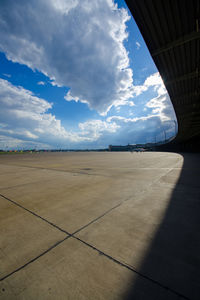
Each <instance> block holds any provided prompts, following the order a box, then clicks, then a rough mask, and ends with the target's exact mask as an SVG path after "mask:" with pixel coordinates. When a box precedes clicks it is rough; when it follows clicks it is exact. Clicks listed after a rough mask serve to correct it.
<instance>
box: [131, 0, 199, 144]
mask: <svg viewBox="0 0 200 300" xmlns="http://www.w3.org/2000/svg"><path fill="white" fill-rule="evenodd" d="M126 3H127V5H128V7H129V9H130V11H131V13H132V15H133V17H134V19H135V21H136V23H137V25H138V27H139V29H140V31H141V34H142V36H143V38H144V40H145V42H146V44H147V47H148V49H149V51H150V54H151V55H152V57H153V60H154V62H155V64H156V66H157V68H158V70H159V72H160V75H161V77H162V79H163V82H164V84H165V86H166V89H167V91H168V93H169V96H170V99H171V102H172V104H173V106H174V110H175V112H176V116H177V120H178V128H179V130H178V135H177V137H176V139H175V140H176V143H182V144H193V146H194V145H195V144H196V145H197V144H200V73H199V70H200V0H126Z"/></svg>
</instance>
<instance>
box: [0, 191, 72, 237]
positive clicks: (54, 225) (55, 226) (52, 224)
mask: <svg viewBox="0 0 200 300" xmlns="http://www.w3.org/2000/svg"><path fill="white" fill-rule="evenodd" d="M0 196H1V197H2V198H4V199H5V200H7V201H9V202H11V203H12V204H14V205H16V206H18V207H20V208H21V209H24V210H25V211H27V212H29V213H30V214H32V215H33V216H35V217H37V218H39V219H41V220H42V221H44V222H46V223H48V224H49V225H51V226H53V227H54V228H56V229H58V230H60V231H62V232H64V233H65V234H67V235H69V236H70V235H71V234H70V233H69V232H67V231H66V230H64V229H62V228H60V227H59V226H57V225H56V224H54V223H52V222H50V221H48V220H47V219H45V218H43V217H42V216H40V215H38V214H36V213H35V212H33V211H32V210H30V209H28V208H26V207H24V206H23V205H21V204H19V203H17V202H16V201H14V200H12V199H10V198H8V197H6V196H4V195H2V194H0Z"/></svg>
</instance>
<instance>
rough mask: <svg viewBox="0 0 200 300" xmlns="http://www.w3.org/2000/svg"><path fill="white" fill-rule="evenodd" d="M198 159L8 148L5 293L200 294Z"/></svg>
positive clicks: (3, 192) (2, 188)
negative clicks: (19, 151) (24, 151)
mask: <svg viewBox="0 0 200 300" xmlns="http://www.w3.org/2000/svg"><path fill="white" fill-rule="evenodd" d="M199 160H200V159H199V155H194V154H184V155H180V154H175V153H159V152H146V153H98V152H89V153H87V152H86V153H81V152H80V153H39V154H38V153H32V154H16V155H1V156H0V169H1V174H0V278H1V279H0V299H109V300H110V299H136V300H137V299H194V300H197V299H199V298H200V259H199V257H200V256H199V253H200V237H199V231H200V223H199V219H200V218H199V217H200V184H199V183H200V169H199V167H198V164H199Z"/></svg>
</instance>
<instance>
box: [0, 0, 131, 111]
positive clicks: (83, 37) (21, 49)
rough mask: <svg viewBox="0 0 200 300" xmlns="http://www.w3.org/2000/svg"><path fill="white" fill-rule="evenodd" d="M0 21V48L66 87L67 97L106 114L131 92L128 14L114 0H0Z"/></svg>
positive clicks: (9, 57)
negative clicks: (127, 42)
mask: <svg viewBox="0 0 200 300" xmlns="http://www.w3.org/2000/svg"><path fill="white" fill-rule="evenodd" d="M44 12H45V13H44ZM19 16H20V17H19ZM0 20H1V21H0V35H1V39H0V49H1V51H3V52H5V53H6V56H7V58H8V59H10V60H12V61H13V62H19V63H21V64H25V65H27V66H29V67H30V68H32V69H33V70H35V69H37V70H39V71H41V72H43V73H44V74H45V75H47V76H49V77H50V78H51V80H52V83H53V84H57V85H58V86H68V87H69V88H70V91H69V93H68V94H67V95H66V97H65V98H66V100H68V101H71V100H72V99H74V100H75V101H81V102H87V103H88V105H89V106H90V107H91V108H93V109H95V110H97V111H98V112H99V113H101V114H105V113H106V112H107V111H108V110H109V109H110V108H111V106H112V105H119V103H121V104H120V105H122V104H123V102H126V103H127V101H128V99H129V98H132V97H133V95H134V88H133V80H132V70H131V69H130V68H129V58H128V53H127V51H126V49H125V47H124V45H123V42H124V40H125V39H127V36H128V35H127V32H126V22H127V21H128V20H129V16H128V13H127V11H126V10H125V9H123V8H121V9H118V8H117V5H116V4H114V3H113V1H111V0H98V1H88V0H76V1H72V0H70V1H69V0H56V1H55V0H51V1H50V0H29V1H27V0H20V1H12V0H6V1H0ZM116 101H118V104H116Z"/></svg>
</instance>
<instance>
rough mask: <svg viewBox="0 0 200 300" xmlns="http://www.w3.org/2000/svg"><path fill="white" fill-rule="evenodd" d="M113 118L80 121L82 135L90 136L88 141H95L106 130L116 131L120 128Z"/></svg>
mask: <svg viewBox="0 0 200 300" xmlns="http://www.w3.org/2000/svg"><path fill="white" fill-rule="evenodd" d="M111 121H112V120H109V121H108V122H107V121H102V120H90V121H87V122H84V123H79V128H80V129H81V131H82V133H80V134H82V135H84V136H87V137H88V141H94V140H97V139H98V138H100V136H102V135H103V134H104V133H105V132H109V133H115V132H116V131H117V129H119V128H120V126H119V125H117V124H116V123H115V122H111Z"/></svg>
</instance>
